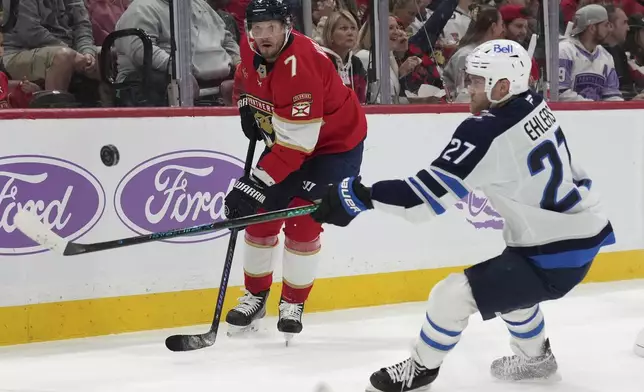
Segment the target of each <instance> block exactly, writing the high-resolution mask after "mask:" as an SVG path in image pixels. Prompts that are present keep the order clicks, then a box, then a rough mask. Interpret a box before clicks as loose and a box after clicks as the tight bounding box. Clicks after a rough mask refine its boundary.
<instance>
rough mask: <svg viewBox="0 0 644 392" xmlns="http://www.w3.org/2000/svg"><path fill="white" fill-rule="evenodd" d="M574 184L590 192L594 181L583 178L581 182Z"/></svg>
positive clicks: (575, 181)
mask: <svg viewBox="0 0 644 392" xmlns="http://www.w3.org/2000/svg"><path fill="white" fill-rule="evenodd" d="M573 182H574V184H575V185H576V186H577V187H578V188H581V187H582V186H583V187H586V189H588V190H590V187H591V186H592V185H593V181H592V180H591V179H589V178H582V179H581V180H573Z"/></svg>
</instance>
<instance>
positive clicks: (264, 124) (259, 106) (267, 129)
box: [247, 95, 275, 147]
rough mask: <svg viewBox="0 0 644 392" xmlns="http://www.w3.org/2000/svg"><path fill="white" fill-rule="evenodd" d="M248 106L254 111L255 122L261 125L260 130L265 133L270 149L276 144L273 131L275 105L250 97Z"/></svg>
mask: <svg viewBox="0 0 644 392" xmlns="http://www.w3.org/2000/svg"><path fill="white" fill-rule="evenodd" d="M247 98H248V104H249V105H250V107H251V108H252V110H253V115H254V117H255V121H257V124H258V125H259V128H260V129H261V130H262V131H263V133H264V135H265V137H264V140H265V141H266V145H267V146H268V147H271V146H273V144H275V132H274V131H273V122H272V119H273V104H271V103H270V102H266V101H264V100H261V99H259V98H257V97H253V96H250V95H249V96H248V97H247Z"/></svg>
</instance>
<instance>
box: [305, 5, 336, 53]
mask: <svg viewBox="0 0 644 392" xmlns="http://www.w3.org/2000/svg"><path fill="white" fill-rule="evenodd" d="M335 9H336V3H335V0H323V1H316V2H315V3H313V16H312V17H313V36H312V37H311V38H313V39H314V40H315V42H317V43H318V44H320V45H323V42H322V30H324V26H325V25H326V20H327V18H328V17H329V15H331V14H332V13H333V11H335Z"/></svg>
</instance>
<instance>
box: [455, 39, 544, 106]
mask: <svg viewBox="0 0 644 392" xmlns="http://www.w3.org/2000/svg"><path fill="white" fill-rule="evenodd" d="M531 68H532V60H531V59H530V56H529V55H528V52H527V51H526V50H525V49H524V48H523V47H522V46H521V45H520V44H519V43H518V42H515V41H510V40H507V39H495V40H491V41H487V42H485V43H483V44H481V45H479V46H477V47H476V48H475V49H474V50H473V51H472V53H470V54H469V55H468V56H467V61H466V65H465V72H467V73H468V74H470V75H475V76H481V77H483V78H484V79H485V93H486V95H487V98H488V100H490V102H492V103H500V102H503V101H505V100H507V99H509V98H511V97H512V96H514V95H517V94H521V93H523V92H525V91H527V90H528V89H529V88H530V84H529V82H530V69H531ZM503 79H507V80H508V81H509V82H510V91H509V92H508V94H507V95H506V96H505V97H503V98H501V99H499V100H496V101H495V100H493V99H492V89H493V88H494V86H495V85H496V83H497V82H498V81H499V80H503Z"/></svg>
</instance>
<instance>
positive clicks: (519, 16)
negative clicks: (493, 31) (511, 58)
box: [499, 5, 530, 47]
mask: <svg viewBox="0 0 644 392" xmlns="http://www.w3.org/2000/svg"><path fill="white" fill-rule="evenodd" d="M499 12H500V13H501V17H502V18H503V23H504V24H505V38H507V39H509V40H512V41H516V42H518V43H520V44H521V45H522V46H524V47H525V46H526V44H527V42H526V39H527V38H528V18H529V17H530V13H529V12H528V10H527V9H526V8H524V7H523V6H520V5H504V6H501V7H500V8H499Z"/></svg>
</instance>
